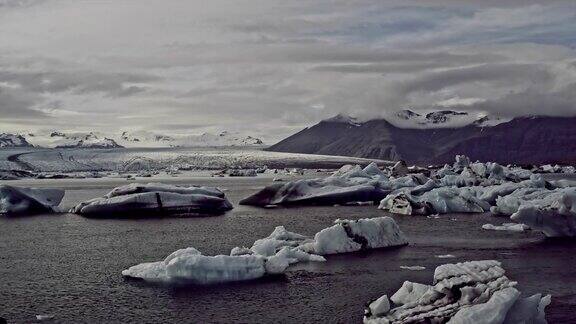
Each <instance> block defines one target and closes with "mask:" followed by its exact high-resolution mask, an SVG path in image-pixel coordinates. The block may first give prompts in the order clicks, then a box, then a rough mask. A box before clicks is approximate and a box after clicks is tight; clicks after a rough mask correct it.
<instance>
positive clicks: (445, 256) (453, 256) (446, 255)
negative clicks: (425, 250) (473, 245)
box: [436, 254, 456, 259]
mask: <svg viewBox="0 0 576 324" xmlns="http://www.w3.org/2000/svg"><path fill="white" fill-rule="evenodd" d="M436 257H437V258H438V259H450V258H455V257H456V256H455V255H452V254H442V255H437V256H436Z"/></svg>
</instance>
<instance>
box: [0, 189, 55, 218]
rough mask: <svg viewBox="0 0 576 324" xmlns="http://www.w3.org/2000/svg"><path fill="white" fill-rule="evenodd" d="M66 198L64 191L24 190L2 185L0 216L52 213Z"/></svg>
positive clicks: (0, 191) (0, 190)
mask: <svg viewBox="0 0 576 324" xmlns="http://www.w3.org/2000/svg"><path fill="white" fill-rule="evenodd" d="M62 198H64V190H62V189H44V188H24V187H15V186H9V185H0V214H4V215H9V216H10V215H12V216H14V215H26V214H39V213H51V212H54V211H55V208H56V207H57V206H58V205H59V204H60V202H61V201H62Z"/></svg>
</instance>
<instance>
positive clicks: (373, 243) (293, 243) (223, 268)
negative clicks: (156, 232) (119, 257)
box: [122, 217, 408, 285]
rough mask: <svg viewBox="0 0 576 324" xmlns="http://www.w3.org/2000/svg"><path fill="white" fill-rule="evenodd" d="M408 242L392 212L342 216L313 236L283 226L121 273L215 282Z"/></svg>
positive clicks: (154, 279) (168, 280)
mask: <svg viewBox="0 0 576 324" xmlns="http://www.w3.org/2000/svg"><path fill="white" fill-rule="evenodd" d="M405 244H408V241H407V240H406V238H405V237H404V234H402V232H401V231H400V229H399V228H398V225H396V223H395V222H394V220H393V219H392V218H390V217H379V218H375V219H360V220H357V221H350V220H337V221H336V224H335V225H333V226H331V227H329V228H326V229H324V230H322V231H320V232H318V233H317V234H316V235H315V236H314V238H309V237H306V236H304V235H301V234H298V233H293V232H289V231H287V230H286V229H285V228H284V227H283V226H278V227H276V228H275V229H274V231H273V232H272V233H271V234H270V235H269V236H268V237H266V238H262V239H259V240H256V241H255V242H254V244H253V245H252V247H251V248H246V247H235V248H233V249H232V250H231V251H230V255H216V256H206V255H202V253H201V252H200V251H198V250H197V249H195V248H193V247H189V248H186V249H181V250H178V251H175V252H174V253H172V254H170V255H169V256H168V257H166V259H164V260H163V261H157V262H148V263H142V264H138V265H135V266H132V267H130V268H128V269H126V270H124V271H122V275H123V276H125V277H129V278H138V279H142V280H145V281H148V282H158V283H170V284H172V283H192V284H201V285H203V284H214V283H225V282H232V281H245V280H252V279H257V278H261V277H264V276H267V275H276V274H282V273H284V272H285V271H286V269H287V268H288V267H289V266H290V265H291V264H294V263H298V262H310V261H311V262H324V261H326V259H325V258H324V257H323V256H322V255H326V254H335V253H345V252H354V251H360V250H363V249H373V248H383V247H390V246H398V245H405Z"/></svg>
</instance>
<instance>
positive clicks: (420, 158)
mask: <svg viewBox="0 0 576 324" xmlns="http://www.w3.org/2000/svg"><path fill="white" fill-rule="evenodd" d="M484 122H485V119H483V117H482V118H480V119H477V120H475V121H473V122H471V123H469V124H466V125H464V126H461V127H437V128H401V127H398V126H396V125H394V124H392V123H391V122H389V121H388V120H386V119H374V120H369V121H366V122H363V123H359V124H357V126H351V125H349V124H347V123H342V122H338V121H333V120H323V121H321V122H319V123H318V124H316V125H314V126H311V127H307V128H305V129H303V130H302V131H300V132H298V133H296V134H294V135H292V136H290V137H288V138H286V139H284V140H282V141H280V142H278V143H276V144H274V145H272V146H270V147H269V148H267V149H266V150H270V151H278V152H289V153H309V154H325V155H344V156H354V157H362V158H377V159H383V160H405V161H407V162H409V163H414V164H428V163H434V164H437V163H446V162H449V161H452V160H453V158H454V155H456V154H465V155H468V156H469V157H470V158H472V159H473V160H480V161H494V162H500V163H519V164H530V163H551V162H559V163H572V162H575V161H576V129H575V128H574V125H576V117H546V116H527V117H518V118H514V119H512V120H509V121H501V122H500V121H499V122H498V123H497V124H495V125H484Z"/></svg>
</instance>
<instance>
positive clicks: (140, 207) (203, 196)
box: [70, 183, 232, 217]
mask: <svg viewBox="0 0 576 324" xmlns="http://www.w3.org/2000/svg"><path fill="white" fill-rule="evenodd" d="M230 209H232V204H231V203H230V202H229V201H228V199H226V197H225V195H224V193H223V192H222V191H220V190H219V189H217V188H211V187H198V186H191V187H182V186H174V185H165V184H161V183H149V184H136V183H134V184H129V185H126V186H121V187H117V188H114V189H113V190H112V191H111V192H109V193H108V194H107V195H105V196H104V197H100V198H95V199H91V200H88V201H85V202H82V203H80V204H78V205H76V206H75V207H73V208H72V209H71V210H70V212H72V213H76V214H80V215H84V216H88V217H146V216H153V217H154V216H166V215H176V216H188V215H203V214H221V213H223V212H225V211H228V210H230Z"/></svg>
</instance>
